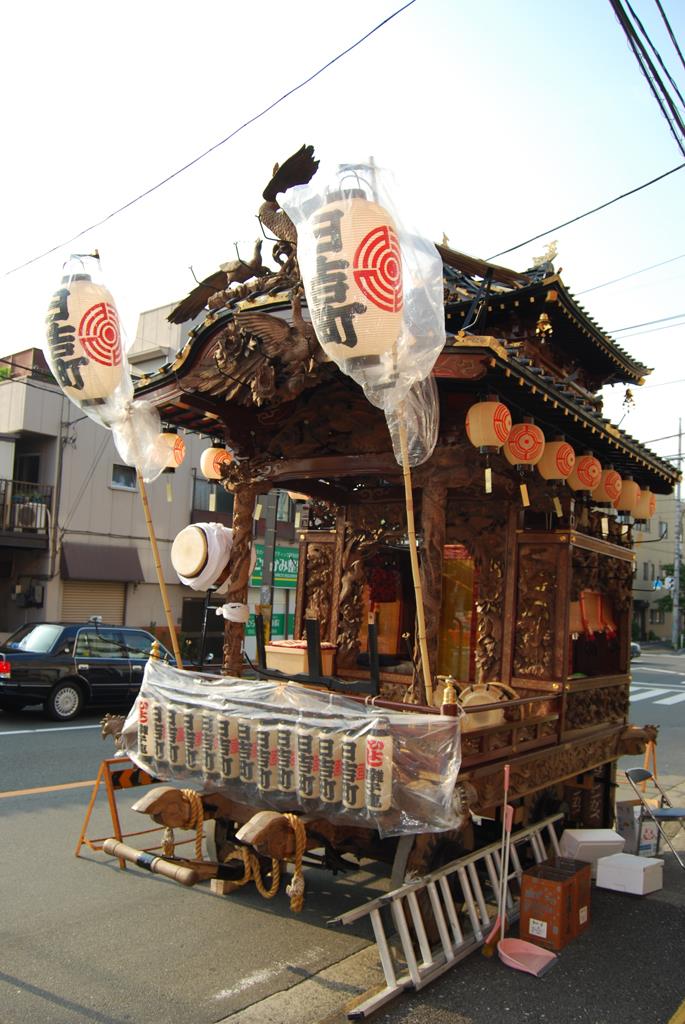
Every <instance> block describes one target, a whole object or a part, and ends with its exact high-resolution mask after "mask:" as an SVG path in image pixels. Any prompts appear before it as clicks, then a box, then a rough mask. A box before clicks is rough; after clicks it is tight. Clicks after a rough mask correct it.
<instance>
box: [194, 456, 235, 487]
mask: <svg viewBox="0 0 685 1024" xmlns="http://www.w3.org/2000/svg"><path fill="white" fill-rule="evenodd" d="M232 461H233V455H232V453H231V452H229V451H228V450H227V449H226V448H206V449H205V450H204V451H203V453H202V455H201V456H200V471H201V472H202V475H203V476H204V477H206V479H207V480H221V467H222V466H227V465H228V463H229V462H232Z"/></svg>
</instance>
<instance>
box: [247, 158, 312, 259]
mask: <svg viewBox="0 0 685 1024" xmlns="http://www.w3.org/2000/svg"><path fill="white" fill-rule="evenodd" d="M318 166H319V161H318V160H315V159H314V147H313V146H301V147H300V148H299V149H298V151H297V153H293V155H292V156H289V157H288V159H287V160H286V161H285V162H284V163H282V164H276V165H275V166H274V170H273V174H272V176H271V181H270V182H269V184H268V185H267V186H266V188H265V189H264V191H263V193H262V198H263V199H264V202H263V203H262V205H261V206H260V208H259V213H258V214H257V216H258V217H259V220H260V221H261V222H262V224H263V225H264V227H266V228H268V229H269V231H271V232H273V234H274V235H275V236H276V238H279V239H280V240H281V241H283V242H290V243H291V244H292V245H295V244H296V243H297V229H296V227H295V225H294V224H293V222H292V221H291V219H290V217H289V216H288V214H287V213H286V212H285V211H284V210H282V209H281V208H280V207H279V205H278V202H277V200H276V196H277V195H278V193H279V192H287V190H288V189H289V188H292V187H293V186H294V185H306V184H307V182H309V181H311V179H312V178H313V177H314V175H315V174H316V171H317V168H318Z"/></svg>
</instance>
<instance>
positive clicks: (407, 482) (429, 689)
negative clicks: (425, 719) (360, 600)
mask: <svg viewBox="0 0 685 1024" xmlns="http://www.w3.org/2000/svg"><path fill="white" fill-rule="evenodd" d="M397 419H398V424H399V434H400V448H401V450H402V476H403V477H404V500H405V504H406V506H407V533H408V535H409V558H410V560H411V574H412V578H413V581H414V593H415V595H416V619H417V625H418V636H417V640H418V642H419V651H420V653H421V668H422V670H423V685H424V690H425V694H426V703H427V704H431V705H432V703H433V682H432V680H431V669H430V661H429V659H428V644H427V642H426V615H425V612H424V608H423V587H422V586H421V573H420V570H419V556H418V554H417V552H416V527H415V525H414V496H413V494H412V489H411V467H410V466H409V445H408V443H407V428H406V426H405V421H404V402H403V403H402V404H401V405H400V408H399V415H398V417H397Z"/></svg>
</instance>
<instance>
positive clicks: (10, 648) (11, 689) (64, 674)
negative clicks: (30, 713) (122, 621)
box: [0, 619, 173, 722]
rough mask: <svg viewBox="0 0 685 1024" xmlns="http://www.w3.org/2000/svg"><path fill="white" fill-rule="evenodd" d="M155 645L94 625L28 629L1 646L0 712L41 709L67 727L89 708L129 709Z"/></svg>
mask: <svg viewBox="0 0 685 1024" xmlns="http://www.w3.org/2000/svg"><path fill="white" fill-rule="evenodd" d="M155 639H156V638H155V637H154V636H152V634H151V633H147V632H146V631H145V630H144V629H132V628H129V627H128V626H106V625H103V624H102V623H100V622H99V621H96V619H93V620H91V621H90V622H81V623H64V622H34V623H28V624H27V625H25V626H22V627H21V628H20V629H18V630H17V631H16V632H15V633H13V634H12V635H11V636H10V637H9V638H8V639H7V640H5V642H4V643H3V644H2V645H0V709H1V710H3V711H20V710H21V709H22V708H24V707H26V706H27V705H29V704H43V706H44V707H45V710H46V712H47V714H48V715H49V716H50V718H54V719H55V720H56V721H59V722H65V721H68V720H69V719H70V718H76V716H77V715H79V714H80V713H81V712H82V711H83V709H84V708H85V707H86V706H87V705H94V706H100V707H107V708H113V707H115V706H119V707H120V706H126V707H130V706H131V704H132V703H133V700H134V698H135V696H136V694H137V693H138V690H139V689H140V684H141V680H142V678H143V670H144V668H145V663H146V661H147V659H148V656H149V654H150V646H151V644H152V642H153V640H155ZM160 648H161V649H160V656H161V657H162V658H166V659H168V660H169V661H172V660H173V659H172V656H171V654H170V653H169V651H167V650H166V648H165V647H163V646H162V645H161V644H160Z"/></svg>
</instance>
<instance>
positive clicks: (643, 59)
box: [609, 0, 685, 156]
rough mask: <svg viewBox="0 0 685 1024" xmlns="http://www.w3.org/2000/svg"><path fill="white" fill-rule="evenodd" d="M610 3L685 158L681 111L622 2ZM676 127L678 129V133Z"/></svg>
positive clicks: (684, 125)
mask: <svg viewBox="0 0 685 1024" xmlns="http://www.w3.org/2000/svg"><path fill="white" fill-rule="evenodd" d="M609 3H610V4H611V6H612V8H613V11H614V14H615V15H616V17H617V19H618V22H619V25H620V26H621V28H622V29H623V32H624V34H625V36H626V39H627V40H628V45H629V46H630V48H631V50H632V51H633V56H634V57H635V60H636V61H637V63H638V66H639V68H640V71H641V72H642V74H643V75H644V77H645V79H646V81H647V84H648V85H649V88H650V90H651V92H652V95H653V96H654V98H655V100H656V101H657V103H658V104H659V109H660V110H661V113H662V114H663V116H664V118H665V119H666V122H667V124H668V127H669V129H670V131H671V134H672V135H673V138H674V139H675V141H676V144H677V146H678V149H679V150H680V152H681V153H682V154H683V156H685V145H684V144H683V137H685V123H684V122H683V119H682V117H681V116H680V111H679V110H678V108H677V107H676V105H675V103H674V102H673V99H672V98H671V95H670V93H669V92H668V89H667V88H666V86H665V85H664V83H663V81H662V79H661V76H660V75H659V72H658V71H657V69H656V68H655V67H654V64H653V63H652V60H651V58H650V56H649V54H648V53H647V51H646V50H645V48H644V45H643V44H642V43H641V41H640V39H639V38H638V35H637V33H636V32H635V29H634V27H633V25H632V24H631V22H630V19H629V18H628V15H627V14H626V12H625V11H624V9H623V7H622V5H621V0H609ZM650 45H651V43H650ZM667 108H668V110H667ZM668 111H670V112H671V117H669V115H668ZM676 127H677V129H678V130H677V131H676Z"/></svg>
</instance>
